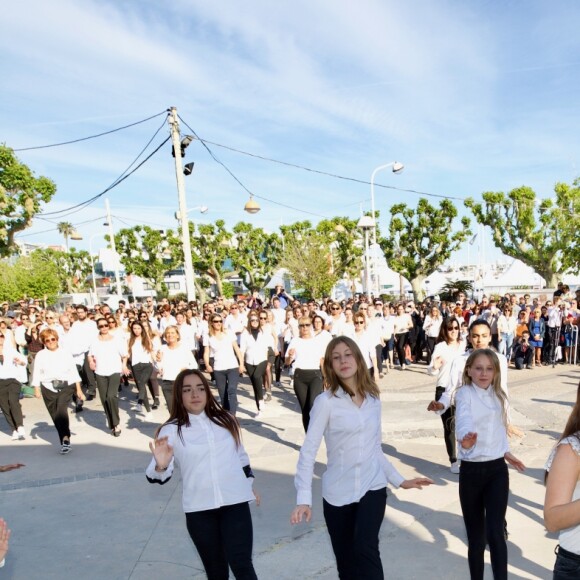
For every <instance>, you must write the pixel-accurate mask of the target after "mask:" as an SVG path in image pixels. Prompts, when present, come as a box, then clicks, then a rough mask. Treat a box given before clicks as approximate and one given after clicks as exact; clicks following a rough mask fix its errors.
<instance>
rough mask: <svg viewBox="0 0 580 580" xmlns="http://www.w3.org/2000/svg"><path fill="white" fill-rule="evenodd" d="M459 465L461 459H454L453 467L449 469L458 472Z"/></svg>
mask: <svg viewBox="0 0 580 580" xmlns="http://www.w3.org/2000/svg"><path fill="white" fill-rule="evenodd" d="M459 467H460V463H459V461H454V462H453V463H452V464H451V467H450V468H449V470H450V471H451V473H455V474H457V473H459Z"/></svg>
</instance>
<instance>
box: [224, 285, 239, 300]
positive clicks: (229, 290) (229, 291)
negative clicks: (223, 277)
mask: <svg viewBox="0 0 580 580" xmlns="http://www.w3.org/2000/svg"><path fill="white" fill-rule="evenodd" d="M235 290H236V287H235V286H234V285H233V284H232V283H231V282H224V283H223V292H224V293H223V296H224V298H233V297H234V292H235Z"/></svg>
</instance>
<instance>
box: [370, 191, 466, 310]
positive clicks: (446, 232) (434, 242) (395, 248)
mask: <svg viewBox="0 0 580 580" xmlns="http://www.w3.org/2000/svg"><path fill="white" fill-rule="evenodd" d="M456 217H457V209H456V208H455V206H454V205H453V203H452V202H451V201H450V200H448V199H444V200H442V201H441V202H440V203H439V207H435V206H432V205H431V204H430V203H429V202H428V201H427V200H426V199H424V198H421V199H420V200H419V202H418V204H417V209H416V210H415V209H412V208H408V207H407V205H406V204H404V203H399V204H396V205H393V206H392V207H391V222H390V225H389V235H388V236H387V237H384V238H381V239H380V240H379V245H380V246H381V248H382V250H383V252H384V253H385V257H386V259H387V263H388V264H389V267H390V268H392V269H393V270H394V271H395V272H398V273H399V274H402V275H403V276H405V278H407V279H408V280H409V281H410V282H411V286H412V287H413V295H414V298H415V300H417V301H420V300H423V298H424V294H425V293H424V291H423V289H422V283H423V281H424V280H425V278H426V277H427V276H429V274H432V273H433V272H434V271H435V270H436V269H437V268H438V267H439V266H441V265H442V264H443V263H444V262H445V261H446V260H448V259H449V257H450V256H451V254H452V253H453V252H454V251H455V250H457V249H458V248H459V247H460V246H461V244H462V243H463V242H464V241H465V240H466V239H467V238H468V236H469V235H471V231H470V229H469V225H470V220H469V218H466V217H463V218H461V225H462V227H461V229H460V230H459V231H457V232H454V233H453V222H454V219H455V218H456Z"/></svg>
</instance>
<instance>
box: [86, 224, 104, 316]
mask: <svg viewBox="0 0 580 580" xmlns="http://www.w3.org/2000/svg"><path fill="white" fill-rule="evenodd" d="M102 236H103V234H93V235H92V236H91V237H90V238H89V255H90V257H91V275H92V282H93V306H94V305H95V304H96V303H97V282H96V280H95V258H94V257H93V240H94V239H95V238H100V237H102Z"/></svg>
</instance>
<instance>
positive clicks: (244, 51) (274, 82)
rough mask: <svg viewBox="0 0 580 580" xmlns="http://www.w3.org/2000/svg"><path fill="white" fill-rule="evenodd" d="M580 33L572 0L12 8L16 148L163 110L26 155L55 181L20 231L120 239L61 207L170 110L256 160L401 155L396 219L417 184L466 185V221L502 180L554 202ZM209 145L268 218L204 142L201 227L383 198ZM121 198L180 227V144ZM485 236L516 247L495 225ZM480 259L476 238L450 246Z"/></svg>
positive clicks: (393, 180)
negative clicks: (476, 202) (62, 230)
mask: <svg viewBox="0 0 580 580" xmlns="http://www.w3.org/2000/svg"><path fill="white" fill-rule="evenodd" d="M578 29H580V4H578V2H576V1H575V0H559V1H558V2H548V1H547V0H542V1H537V0H536V1H535V0H525V1H524V0H488V1H477V2H465V1H464V0H438V1H437V2H435V1H432V0H424V1H421V0H407V1H392V0H359V1H358V2H345V1H344V0H342V1H341V0H316V1H314V2H312V1H308V2H307V1H304V0H294V1H292V2H289V1H287V2H284V1H278V2H271V1H266V0H248V1H247V2H245V3H244V4H243V7H242V5H241V4H240V3H239V2H234V1H233V0H222V1H219V2H212V3H210V2H199V1H198V2H195V1H194V0H173V1H172V2H170V3H169V2H168V3H160V2H157V1H149V0H133V1H129V0H116V1H107V0H99V1H98V2H97V1H91V0H83V2H78V1H74V0H53V1H52V2H51V3H50V8H47V4H46V2H44V1H41V0H19V2H9V3H6V5H5V6H4V7H3V17H2V19H1V21H0V50H1V52H2V55H3V58H2V61H1V63H0V72H1V77H2V81H3V87H4V90H3V91H2V96H1V97H0V98H1V102H2V106H1V107H0V142H3V143H5V144H7V145H8V146H10V147H12V148H14V149H21V148H28V147H34V146H39V145H48V144H54V143H59V142H63V141H68V140H74V139H78V138H81V137H86V136H90V135H94V134H97V133H101V132H104V131H109V130H111V129H116V128H118V127H121V126H124V125H127V124H130V123H135V122H137V121H140V120H142V119H145V118H147V117H151V116H153V115H156V114H158V113H162V114H161V115H160V116H157V117H155V118H153V119H151V120H149V121H147V122H145V123H142V124H139V125H137V126H134V127H132V128H129V129H125V130H123V131H119V132H116V133H113V134H111V135H107V136H104V137H100V138H98V139H92V140H87V141H83V142H80V143H76V144H71V145H66V146H61V147H51V148H43V149H35V150H28V151H19V152H18V153H17V155H18V157H19V159H20V160H21V161H22V162H24V163H26V164H27V165H29V166H30V167H31V168H32V169H33V170H34V171H35V173H36V174H37V175H46V176H48V177H50V178H51V179H53V180H54V181H55V182H56V184H57V188H58V189H57V193H56V195H55V196H54V198H53V200H52V201H51V202H50V203H48V204H46V206H45V207H44V208H43V213H45V214H47V215H45V216H44V217H43V216H39V218H42V219H35V221H34V224H33V227H32V228H30V229H29V230H26V231H25V232H24V233H23V234H21V235H19V236H18V239H21V240H23V241H28V242H31V243H46V244H58V243H63V240H62V236H60V235H59V234H58V233H57V231H56V223H58V222H61V221H67V222H71V223H73V225H75V226H76V227H77V229H78V231H79V232H80V233H81V234H82V236H83V240H82V241H79V242H74V246H75V247H77V248H81V249H89V248H90V247H92V249H93V250H95V249H96V248H99V247H102V246H104V244H105V242H104V240H103V238H102V235H104V234H105V233H107V229H106V228H105V227H104V226H103V222H104V216H105V208H104V198H103V197H101V198H100V199H98V200H97V201H96V202H95V203H93V204H92V205H90V206H89V207H87V208H84V209H82V211H78V212H76V213H72V214H71V213H66V212H63V213H60V214H55V213H54V212H61V211H63V210H66V209H68V208H70V207H72V206H74V205H76V204H78V203H80V202H82V201H85V200H87V199H89V198H91V197H93V196H94V195H96V194H98V193H100V192H101V191H103V190H104V189H105V188H106V187H108V186H109V185H110V184H111V183H113V182H114V181H115V180H116V179H117V177H118V176H119V175H121V174H122V173H123V172H124V171H125V170H126V168H127V167H128V166H129V165H130V164H131V163H132V162H133V160H134V159H135V157H136V156H137V155H138V154H139V152H140V151H141V150H142V149H143V148H144V147H145V145H146V144H147V143H148V142H149V141H150V140H151V138H152V137H153V136H154V134H155V133H156V131H158V130H159V131H158V133H157V134H156V136H155V137H154V138H153V140H152V142H151V145H150V146H149V148H148V149H147V150H146V153H145V155H144V156H146V155H148V154H149V153H150V152H151V151H153V149H154V148H155V147H157V146H158V145H159V144H160V143H161V142H162V141H163V140H164V139H165V138H166V137H167V136H168V135H169V130H168V126H167V123H165V122H164V119H165V117H166V114H165V113H164V111H166V110H167V109H168V108H169V107H171V106H175V107H177V110H178V113H179V115H180V117H181V118H182V119H183V121H185V122H186V123H187V124H188V125H189V126H190V127H191V128H192V129H193V130H194V131H195V133H196V134H197V135H198V136H199V137H201V138H202V139H204V140H206V141H210V142H213V143H216V144H219V145H224V146H226V147H229V148H233V149H237V150H240V151H244V152H247V153H251V154H253V155H255V156H262V157H267V158H271V159H275V160H279V161H283V162H285V163H290V164H295V165H299V166H302V167H306V168H309V169H315V170H317V171H321V172H326V173H330V174H335V175H340V176H345V177H350V178H355V179H359V180H363V181H369V180H370V178H371V174H372V173H373V170H374V169H375V168H376V167H378V166H380V165H383V164H387V163H390V162H393V161H399V162H401V163H404V165H405V170H404V172H403V173H402V174H400V175H395V174H393V173H392V172H390V171H389V170H382V171H380V172H378V173H377V176H376V184H382V185H385V186H390V187H395V188H398V189H385V188H381V187H375V204H376V208H377V209H378V210H380V213H381V219H380V222H379V225H380V227H381V229H382V230H383V231H385V230H386V229H387V227H388V216H389V208H390V207H391V206H392V205H393V204H395V203H401V202H404V203H407V204H409V205H411V206H415V205H416V204H417V202H418V200H419V198H420V195H418V194H416V193H412V192H410V191H404V190H414V191H420V192H425V193H428V194H432V195H431V196H429V199H430V201H431V202H432V203H438V202H439V198H438V197H436V196H442V195H443V196H449V197H451V198H454V199H453V201H454V203H455V204H456V206H457V208H458V211H459V213H460V215H469V213H468V211H467V210H465V209H464V207H463V200H464V199H465V198H467V197H475V198H478V197H480V196H481V194H482V192H485V191H505V192H507V191H509V190H511V189H512V188H514V187H518V186H521V185H528V186H530V187H532V188H533V189H534V190H535V191H536V193H537V194H538V196H539V197H541V198H546V197H551V196H553V187H554V184H555V183H556V182H560V181H563V182H568V183H570V182H572V181H573V180H574V179H575V178H576V177H577V176H578V174H579V166H580V151H579V147H578V135H579V134H580V131H579V129H580V107H578V98H579V95H580V90H579V89H580V87H579V85H580V36H579V35H578V33H577V31H578ZM181 129H182V134H188V133H190V132H191V131H190V130H189V129H188V128H187V127H185V126H183V125H182V127H181ZM208 146H209V148H210V149H211V151H212V152H213V154H214V155H215V156H216V157H217V158H218V159H219V160H220V161H222V162H223V163H224V164H225V165H226V166H227V167H228V168H229V170H230V171H231V172H232V173H233V174H234V175H235V176H236V177H237V179H238V180H239V181H240V182H241V183H242V184H243V185H244V186H245V187H246V188H247V189H248V190H249V191H251V192H253V193H254V195H255V196H256V200H257V201H258V203H259V204H260V206H261V211H260V212H259V213H257V214H255V215H249V214H247V213H245V212H244V211H243V207H244V204H245V203H246V201H248V199H249V195H248V192H247V191H246V190H244V189H243V188H242V187H241V186H240V184H239V183H237V182H236V181H235V180H234V179H233V178H232V177H231V175H230V174H229V173H228V172H226V171H225V169H224V168H223V166H221V165H220V164H218V163H216V161H214V159H212V157H211V156H210V155H209V153H208V152H207V150H206V149H204V147H203V145H202V144H201V143H200V142H199V141H194V142H193V143H192V144H191V145H190V146H189V148H188V149H187V150H186V156H185V158H184V163H187V162H191V161H194V162H195V169H194V171H193V173H192V174H191V175H190V176H188V177H187V178H186V182H185V183H186V191H187V204H188V207H189V208H196V207H198V206H200V205H206V206H208V208H209V211H208V212H207V213H206V214H204V215H201V214H200V213H199V212H198V211H196V210H195V209H194V210H193V211H191V213H190V214H189V215H190V217H191V219H193V221H195V222H200V221H201V222H209V221H215V220H216V219H223V220H225V222H226V224H227V225H228V226H229V227H232V226H233V225H234V224H235V223H237V222H239V221H248V222H251V223H252V224H253V225H255V226H257V227H263V228H265V229H266V230H268V231H275V230H277V229H278V228H279V226H280V225H282V224H290V223H293V222H296V221H301V220H306V219H307V220H310V221H311V222H312V223H316V222H317V221H318V220H320V219H322V218H323V217H332V216H336V215H341V216H348V217H351V218H357V217H358V216H359V215H360V212H361V210H363V211H369V210H370V186H369V185H366V184H364V183H362V184H361V183H355V182H352V181H348V180H343V179H338V178H333V177H329V176H325V175H321V174H317V173H314V172H311V171H305V170H302V169H297V168H293V167H290V166H287V165H282V164H279V163H274V162H271V161H265V160H262V159H259V158H258V157H253V156H249V155H244V154H241V153H237V152H234V151H231V150H230V149H226V148H224V147H220V146H217V145H211V144H209V145H208ZM106 197H108V199H109V201H110V205H111V212H112V215H113V225H114V228H115V230H118V229H120V228H123V227H132V226H135V225H138V224H146V225H151V226H152V227H156V228H175V227H176V225H177V224H176V221H175V218H174V213H175V211H176V209H177V190H176V180H175V167H174V160H173V158H172V157H171V145H170V143H168V144H166V145H165V146H164V147H162V148H161V149H160V150H159V152H158V153H156V154H155V155H154V156H153V157H152V158H151V159H150V160H149V161H148V162H147V163H145V164H144V165H143V166H142V167H141V168H140V169H139V170H138V171H136V172H135V173H134V174H133V175H131V176H130V177H129V178H128V179H126V180H125V181H124V182H123V183H122V184H121V185H119V186H117V187H116V188H114V189H113V190H111V191H110V192H109V193H107V195H106ZM280 204H282V205H280ZM46 220H50V221H46ZM457 224H458V226H459V220H457ZM476 229H477V226H476V225H475V224H474V230H476ZM71 245H73V244H71ZM478 245H479V242H478ZM477 248H478V246H474V247H473V248H472V249H471V253H472V257H471V259H472V260H473V252H474V251H477ZM480 249H481V250H482V251H483V250H485V256H486V258H487V259H489V260H494V259H495V260H497V259H501V253H500V252H499V251H497V250H495V249H494V248H493V246H492V244H491V242H490V237H489V236H487V242H486V243H485V247H483V244H482V246H481V248H480ZM466 256H467V247H466V246H464V247H463V248H462V250H460V251H459V252H457V253H456V254H454V256H453V258H452V259H453V260H455V261H463V262H465V261H466Z"/></svg>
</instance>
